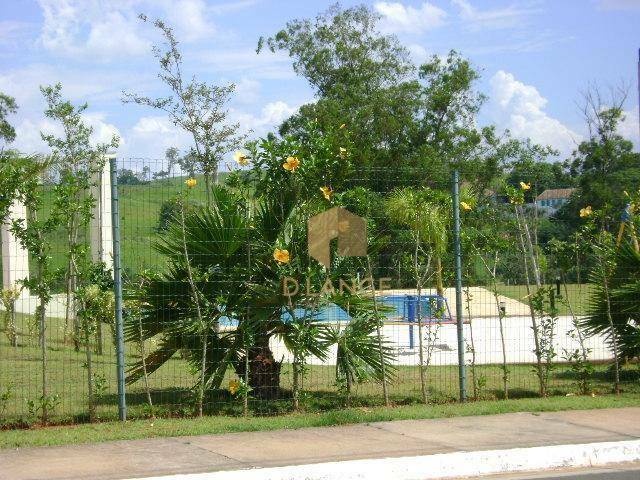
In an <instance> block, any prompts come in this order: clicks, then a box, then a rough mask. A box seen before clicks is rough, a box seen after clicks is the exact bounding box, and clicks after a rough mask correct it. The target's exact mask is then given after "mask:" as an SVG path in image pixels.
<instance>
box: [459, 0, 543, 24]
mask: <svg viewBox="0 0 640 480" xmlns="http://www.w3.org/2000/svg"><path fill="white" fill-rule="evenodd" d="M451 3H452V4H453V5H455V6H456V7H458V9H459V10H460V18H461V19H462V20H463V21H464V22H465V23H466V24H467V25H468V27H469V28H471V29H501V28H513V27H516V26H520V25H522V23H523V22H524V20H525V19H526V17H528V16H530V15H533V14H535V13H539V12H540V9H539V8H537V7H534V6H533V7H526V6H519V5H516V4H513V5H509V6H508V7H504V8H496V9H492V10H478V9H477V8H475V7H474V6H473V5H472V4H471V3H470V2H469V1H468V0H451Z"/></svg>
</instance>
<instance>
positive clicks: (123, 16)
mask: <svg viewBox="0 0 640 480" xmlns="http://www.w3.org/2000/svg"><path fill="white" fill-rule="evenodd" d="M38 3H39V4H40V7H41V9H42V15H43V18H44V21H43V24H42V31H41V34H40V43H41V44H42V46H43V47H45V48H46V49H47V50H50V51H52V52H55V53H58V54H61V55H65V56H70V57H76V58H77V57H79V56H80V57H87V58H91V59H93V60H97V61H108V60H114V59H119V58H122V57H125V56H135V55H142V54H148V53H149V50H150V46H151V43H152V41H155V40H156V39H157V32H154V31H153V28H152V27H151V25H147V26H143V24H142V22H141V21H140V19H138V14H139V13H141V12H144V13H146V14H148V16H149V19H150V20H152V19H154V18H156V17H159V18H168V19H169V22H168V23H169V25H170V26H171V27H173V28H174V29H175V33H176V36H177V38H178V39H179V40H181V41H183V42H194V41H197V40H203V39H206V38H210V37H212V36H213V35H214V34H215V33H216V32H217V28H216V25H215V23H214V21H213V20H212V17H213V15H215V14H222V13H224V12H226V11H232V10H234V9H239V8H246V7H247V6H249V4H250V3H249V2H247V1H241V2H232V3H227V4H222V5H209V4H208V3H207V2H206V1H205V0H110V1H108V2H105V1H102V0H38Z"/></svg>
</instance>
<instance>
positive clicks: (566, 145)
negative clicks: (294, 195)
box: [0, 0, 640, 159]
mask: <svg viewBox="0 0 640 480" xmlns="http://www.w3.org/2000/svg"><path fill="white" fill-rule="evenodd" d="M331 3H333V2H331V1H324V0H323V1H316V0H314V1H300V0H298V1H292V0H278V1H276V0H224V1H214V0H1V2H0V91H1V92H4V93H6V94H9V95H11V96H13V97H15V98H16V100H17V103H18V105H19V107H20V108H19V112H18V114H16V115H13V116H11V118H10V121H11V123H12V124H13V125H14V126H15V127H16V131H17V139H16V141H15V143H14V145H13V146H14V147H15V148H17V149H19V150H21V151H23V152H28V153H30V152H46V151H47V150H46V146H45V145H44V143H43V142H42V140H41V139H40V132H41V131H42V132H56V131H57V130H56V128H57V127H56V125H55V124H52V122H51V121H50V120H48V119H46V118H45V117H44V115H43V110H44V100H43V97H42V94H41V93H40V91H39V86H41V85H50V84H54V83H56V82H61V83H62V85H63V95H64V96H65V97H66V98H69V99H71V100H72V101H73V102H74V103H77V104H80V103H84V102H87V103H88V105H89V108H88V110H87V113H86V114H85V117H86V121H87V123H89V124H90V125H92V126H93V127H94V139H95V141H106V140H107V139H109V138H110V136H111V135H112V134H114V133H115V134H117V135H118V136H119V137H120V139H121V140H120V143H121V144H120V147H119V148H118V151H117V154H118V155H119V156H120V157H123V158H129V157H135V158H151V159H154V158H162V157H164V152H165V150H166V149H167V148H168V147H171V146H175V147H178V148H180V149H182V151H186V150H187V149H188V148H189V146H190V142H189V137H188V135H186V134H185V133H184V132H182V131H180V130H179V129H178V128H177V127H175V126H174V125H173V124H172V123H171V122H170V121H169V119H168V118H167V117H166V116H165V115H163V114H162V113H161V112H158V111H155V110H153V109H150V108H146V107H141V106H136V105H131V104H123V103H122V92H123V91H127V92H135V93H138V94H142V95H150V96H156V95H157V96H163V95H166V94H167V93H168V92H167V90H166V88H165V87H163V85H162V84H161V82H160V80H159V79H158V78H157V63H156V60H155V59H154V58H153V56H152V55H151V46H152V45H153V44H154V43H158V42H159V41H160V37H159V35H158V32H157V30H156V29H154V28H153V27H152V26H151V25H149V24H148V23H147V24H145V23H142V22H141V21H140V20H139V19H138V14H139V13H144V14H146V15H147V16H148V17H150V18H152V19H153V18H162V19H164V20H165V21H167V22H168V23H169V24H170V25H172V26H173V27H174V30H175V34H176V36H177V38H178V40H179V41H180V46H181V49H182V52H183V57H184V73H185V74H186V75H187V76H191V75H195V76H197V77H198V79H199V80H202V81H206V82H209V83H213V84H225V83H230V82H233V83H235V84H236V93H235V95H234V97H233V98H232V100H231V101H230V103H229V117H230V119H231V120H232V121H237V122H239V123H240V125H241V129H242V130H243V131H246V132H248V133H249V135H250V137H258V136H262V135H264V134H266V133H267V132H269V131H272V130H273V129H274V128H275V127H276V126H277V125H278V124H279V123H280V122H281V121H282V120H284V119H285V118H287V117H288V116H289V115H291V114H292V113H294V112H295V111H296V109H297V108H298V107H299V106H300V105H302V104H304V103H307V102H310V101H313V92H312V90H311V89H310V88H309V86H308V85H307V83H306V81H305V80H304V79H302V78H299V77H297V76H296V75H295V73H294V72H293V69H292V67H291V60H290V59H289V58H288V56H287V55H286V54H282V53H278V54H273V53H271V52H269V51H266V52H265V51H263V52H262V53H261V54H260V55H257V54H256V51H255V50H256V45H257V41H258V38H259V37H260V36H269V35H272V34H274V33H276V32H277V31H278V30H280V29H281V28H282V27H284V25H285V23H286V22H287V21H288V20H291V19H295V18H309V17H313V16H315V15H316V14H317V13H319V12H322V11H324V10H326V9H327V8H328V7H329V6H330V5H331ZM357 3H365V4H367V5H369V6H371V8H373V9H374V10H375V11H377V12H378V13H379V14H380V15H382V21H381V24H380V27H381V29H382V31H384V32H385V33H393V34H395V35H397V36H398V37H399V39H400V40H401V42H402V43H403V44H404V45H405V46H406V47H407V48H408V49H409V51H410V52H411V55H412V58H413V59H414V61H415V62H416V64H420V63H422V62H424V61H425V60H427V59H428V58H429V57H430V56H432V55H434V54H435V55H446V54H447V52H448V51H449V50H451V49H455V50H457V51H458V52H460V53H461V54H462V55H463V56H465V57H467V58H469V59H470V60H471V61H472V63H473V65H474V66H475V67H476V68H478V69H479V70H480V72H481V75H482V77H481V80H480V81H479V83H478V89H479V90H480V91H481V92H483V93H484V94H486V95H487V97H488V100H487V102H486V104H485V105H484V107H483V109H482V111H481V113H480V116H479V123H480V124H481V125H485V124H495V125H497V127H498V129H500V130H504V129H509V130H510V131H511V132H512V134H513V135H514V136H516V137H522V138H525V137H530V138H531V139H532V140H533V141H534V142H537V143H541V144H545V145H547V144H548V145H551V146H552V147H554V148H555V149H557V150H558V151H559V152H560V156H559V158H560V159H563V158H566V156H567V155H569V154H570V152H571V151H572V150H573V149H574V148H575V146H576V145H577V143H579V142H580V141H581V140H582V139H584V137H585V135H586V128H585V125H584V121H583V118H582V116H581V114H580V109H579V104H580V101H581V92H584V91H585V89H587V88H589V85H593V84H597V85H598V86H599V87H600V88H601V89H602V91H603V92H604V93H605V94H606V92H608V91H609V89H610V88H614V87H619V86H620V85H625V86H626V87H627V88H628V89H629V95H628V98H627V102H626V104H625V112H626V119H625V121H624V122H623V123H622V125H621V126H620V133H622V134H623V135H625V136H626V137H627V138H629V139H630V140H632V141H633V142H634V143H635V145H636V147H638V146H639V145H640V138H639V134H638V131H639V125H638V89H637V72H638V48H639V47H640V29H638V25H640V0H430V1H427V2H424V1H416V0H401V1H368V2H355V1H343V2H341V4H342V6H343V7H349V6H351V5H355V4H357Z"/></svg>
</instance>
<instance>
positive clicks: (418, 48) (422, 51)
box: [407, 43, 429, 64]
mask: <svg viewBox="0 0 640 480" xmlns="http://www.w3.org/2000/svg"><path fill="white" fill-rule="evenodd" d="M407 49H408V50H409V55H411V58H412V59H413V62H414V63H417V64H421V63H423V62H425V61H426V60H427V59H428V58H429V52H428V51H427V49H426V48H424V47H423V46H422V45H418V44H417V43H412V44H411V45H409V46H407Z"/></svg>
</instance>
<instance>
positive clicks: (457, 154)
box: [410, 50, 505, 192]
mask: <svg viewBox="0 0 640 480" xmlns="http://www.w3.org/2000/svg"><path fill="white" fill-rule="evenodd" d="M479 78H480V74H479V73H478V71H477V70H475V69H474V68H473V66H472V65H471V63H470V62H469V61H468V60H466V59H464V58H462V57H461V56H460V55H459V54H458V53H457V52H456V51H453V50H452V51H451V52H449V54H448V56H447V57H446V59H442V58H440V57H439V56H437V55H434V56H433V57H432V58H431V59H430V60H429V61H428V62H426V63H424V64H423V65H421V66H420V68H419V79H420V89H419V94H418V101H417V105H416V114H415V115H416V117H415V128H414V129H413V130H412V132H411V138H410V141H411V146H412V150H413V151H414V152H415V156H416V158H417V160H416V165H417V167H418V170H420V171H424V172H428V175H425V180H426V181H427V182H428V183H429V184H430V185H431V186H433V187H439V188H444V189H446V188H448V186H449V179H450V178H451V170H452V169H454V168H455V169H458V170H459V171H460V173H461V175H462V177H463V179H469V180H471V181H473V182H474V183H475V184H476V185H477V186H478V189H479V191H480V192H483V191H484V189H485V188H487V187H488V185H489V184H490V182H491V180H492V179H494V178H495V177H496V175H497V174H498V173H500V170H499V167H500V166H501V165H500V164H501V161H502V157H503V156H504V154H505V152H504V151H503V150H504V148H501V141H500V139H499V138H498V137H497V136H496V134H495V130H494V128H493V127H485V128H483V129H478V128H477V127H476V116H477V113H478V111H479V110H480V107H481V106H482V104H483V103H484V101H485V96H484V95H482V94H479V93H478V92H477V91H476V90H475V83H476V82H477V80H478V79H479Z"/></svg>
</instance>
